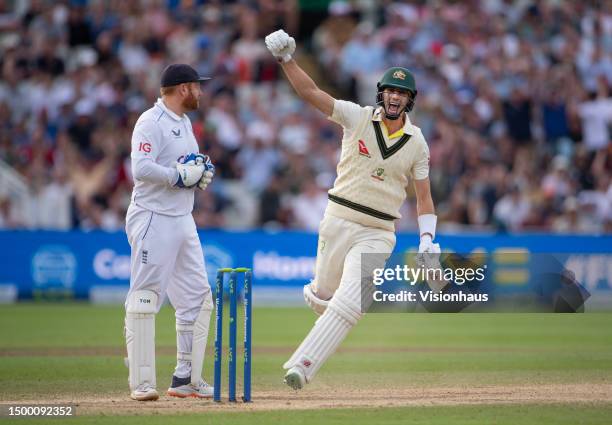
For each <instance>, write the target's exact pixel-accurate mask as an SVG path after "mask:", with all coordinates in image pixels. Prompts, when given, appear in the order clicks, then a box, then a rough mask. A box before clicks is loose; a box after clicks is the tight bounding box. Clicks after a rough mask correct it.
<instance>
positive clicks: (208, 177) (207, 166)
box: [197, 154, 215, 190]
mask: <svg viewBox="0 0 612 425" xmlns="http://www.w3.org/2000/svg"><path fill="white" fill-rule="evenodd" d="M197 156H198V157H201V158H198V160H201V161H202V162H203V164H204V172H203V173H202V178H200V181H199V182H198V187H199V188H200V189H202V190H204V189H206V188H207V187H208V185H209V184H210V182H212V179H213V177H214V176H215V166H214V165H213V163H212V161H211V160H210V157H209V156H208V155H202V154H198V155H197Z"/></svg>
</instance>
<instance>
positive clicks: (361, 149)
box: [359, 140, 372, 158]
mask: <svg viewBox="0 0 612 425" xmlns="http://www.w3.org/2000/svg"><path fill="white" fill-rule="evenodd" d="M359 155H361V156H365V157H367V158H372V157H371V156H370V152H369V151H368V148H367V146H366V144H365V142H364V141H363V140H359Z"/></svg>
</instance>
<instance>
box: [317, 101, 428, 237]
mask: <svg viewBox="0 0 612 425" xmlns="http://www.w3.org/2000/svg"><path fill="white" fill-rule="evenodd" d="M382 113H383V110H382V107H379V108H376V109H375V108H373V107H371V106H365V107H362V106H359V105H357V104H355V103H352V102H347V101H344V100H336V101H335V102H334V111H333V113H332V115H331V117H329V119H330V120H332V121H334V122H336V123H338V124H340V125H341V126H342V127H343V130H344V134H343V138H342V152H341V156H340V162H339V163H338V167H337V173H338V177H337V178H336V181H335V182H334V187H332V188H331V189H330V190H329V200H330V202H329V203H328V205H327V209H326V213H328V214H331V215H333V216H336V217H340V218H344V219H346V220H350V221H354V222H356V223H359V224H363V225H365V226H372V227H378V228H381V229H385V230H390V231H394V230H395V225H394V221H395V220H397V219H399V218H401V215H400V213H399V210H400V207H401V206H402V203H403V202H404V200H405V199H406V187H407V186H408V182H409V181H410V179H416V180H422V179H425V178H427V177H428V176H429V148H428V146H427V142H426V141H425V138H424V137H423V133H422V132H421V129H419V128H418V127H417V126H415V125H412V123H411V122H410V119H409V118H408V114H406V121H405V124H404V127H403V129H402V130H403V132H402V133H403V134H402V135H401V137H394V138H392V139H389V135H388V134H387V132H386V128H385V126H384V124H383V123H382Z"/></svg>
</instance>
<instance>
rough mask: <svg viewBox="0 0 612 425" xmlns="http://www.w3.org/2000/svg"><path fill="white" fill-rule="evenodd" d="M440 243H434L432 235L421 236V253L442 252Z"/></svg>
mask: <svg viewBox="0 0 612 425" xmlns="http://www.w3.org/2000/svg"><path fill="white" fill-rule="evenodd" d="M441 252H442V251H441V250H440V244H439V243H433V241H432V240H431V236H430V235H428V234H425V235H423V236H421V243H420V244H419V254H440V253H441Z"/></svg>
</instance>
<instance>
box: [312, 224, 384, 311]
mask: <svg viewBox="0 0 612 425" xmlns="http://www.w3.org/2000/svg"><path fill="white" fill-rule="evenodd" d="M393 248H395V233H393V232H390V231H388V230H383V229H377V228H374V227H369V226H363V225H361V224H359V223H355V222H353V221H349V220H345V219H343V218H339V217H335V216H333V215H329V214H325V217H323V220H322V221H321V224H320V225H319V244H318V247H317V262H316V266H315V277H314V280H313V282H312V283H311V288H312V289H313V291H314V292H315V293H316V294H317V296H318V297H319V298H321V299H323V300H327V299H329V298H331V297H332V296H333V295H334V294H335V293H336V290H337V289H338V287H339V286H340V283H341V282H342V284H343V286H350V287H351V289H350V290H349V292H351V293H356V292H357V291H358V290H359V287H360V285H361V254H367V253H376V254H387V253H391V252H393ZM383 265H384V264H381V265H379V266H380V267H382V266H383ZM347 289H348V288H347Z"/></svg>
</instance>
